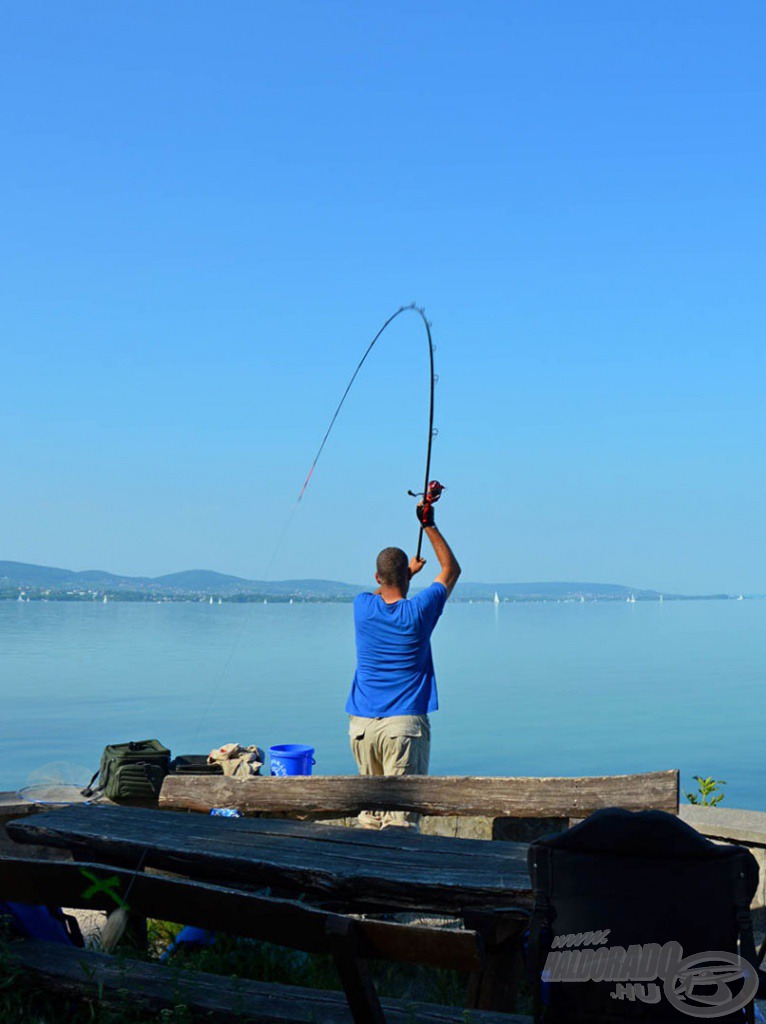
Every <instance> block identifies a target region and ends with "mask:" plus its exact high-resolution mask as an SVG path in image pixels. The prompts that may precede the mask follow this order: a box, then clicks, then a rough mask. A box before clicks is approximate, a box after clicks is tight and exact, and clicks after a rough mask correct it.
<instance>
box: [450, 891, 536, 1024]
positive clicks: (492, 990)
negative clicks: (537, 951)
mask: <svg viewBox="0 0 766 1024" xmlns="http://www.w3.org/2000/svg"><path fill="white" fill-rule="evenodd" d="M464 921H465V926H466V928H472V929H474V930H475V931H477V932H478V933H479V935H480V936H481V939H482V944H483V946H484V957H485V964H484V969H483V970H481V971H474V972H473V973H472V974H471V976H470V979H469V982H468V1008H469V1009H472V1010H514V1009H515V1008H516V997H517V995H518V989H519V983H520V981H521V979H522V977H523V973H524V962H523V958H522V952H521V944H522V937H523V934H524V930H525V929H526V927H527V923H528V916H527V915H526V914H525V913H524V912H522V911H502V910H498V911H481V912H479V911H473V912H470V913H466V914H465V916H464Z"/></svg>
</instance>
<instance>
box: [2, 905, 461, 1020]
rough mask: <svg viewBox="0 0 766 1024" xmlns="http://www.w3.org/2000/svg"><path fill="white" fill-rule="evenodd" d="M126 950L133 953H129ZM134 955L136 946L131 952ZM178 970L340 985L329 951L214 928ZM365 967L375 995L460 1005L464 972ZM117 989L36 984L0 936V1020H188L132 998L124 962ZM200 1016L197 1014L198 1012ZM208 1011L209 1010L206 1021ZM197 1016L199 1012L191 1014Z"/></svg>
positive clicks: (160, 932) (160, 945)
mask: <svg viewBox="0 0 766 1024" xmlns="http://www.w3.org/2000/svg"><path fill="white" fill-rule="evenodd" d="M178 930H179V929H178V927H177V926H174V925H169V924H166V923H164V922H159V921H152V922H149V948H150V950H151V952H150V953H149V954H143V956H142V958H145V959H149V960H152V959H156V957H157V955H158V954H159V952H161V951H162V950H163V949H165V948H166V947H167V945H168V944H169V943H170V942H171V941H172V939H173V938H174V937H175V935H176V934H177V932H178ZM131 955H133V956H134V957H135V956H136V954H131ZM138 956H141V954H138ZM173 968H175V969H176V970H178V971H179V972H181V973H186V972H191V973H193V972H206V973H210V974H220V975H223V976H226V977H230V976H232V975H236V976H237V977H241V978H246V979H253V980H258V981H264V982H277V983H279V984H284V985H298V986H301V987H305V988H316V989H336V990H337V989H340V983H339V981H338V977H337V974H336V972H335V968H334V965H333V963H332V959H331V957H329V956H325V955H315V954H309V953H303V952H300V951H298V950H290V949H285V948H283V947H281V946H273V945H271V944H270V943H266V942H256V941H253V940H243V939H239V940H238V939H233V938H230V937H227V936H219V937H218V939H217V941H216V943H215V944H214V945H213V946H210V947H206V948H203V949H200V950H197V951H189V952H179V953H178V954H177V955H176V956H174V958H173V967H172V968H169V969H173ZM370 969H371V973H372V975H373V978H374V979H375V983H376V986H377V989H378V993H379V995H380V996H381V997H383V998H386V997H387V996H388V997H392V998H397V999H404V1000H408V999H409V1000H413V1001H422V1002H433V1003H440V1004H442V1005H447V1006H450V1005H451V1006H463V1005H465V988H466V978H465V977H461V976H460V975H459V974H458V973H457V972H455V971H448V970H439V969H437V968H428V967H418V966H415V965H409V964H392V963H387V962H372V963H371V964H370ZM125 986H126V987H125V990H124V993H120V994H118V996H117V998H116V999H114V998H112V999H111V1000H110V1002H109V1003H106V1002H103V1001H101V1000H100V999H99V997H98V993H97V992H94V993H93V995H92V996H91V997H90V998H89V999H86V998H84V997H83V998H77V997H68V996H63V995H62V994H61V993H53V992H51V991H46V990H45V989H41V988H40V986H39V982H38V981H37V979H36V977H35V975H34V974H33V973H29V972H24V971H23V970H21V969H19V967H18V966H16V965H15V964H14V961H13V957H12V950H11V948H10V945H9V941H8V936H7V935H5V936H3V937H2V938H0V1022H2V1024H191V1022H192V1016H191V1014H190V1012H189V1009H188V1007H186V1006H183V1005H179V1006H176V1007H173V1008H171V1009H166V1010H161V1011H158V1012H149V1011H146V1010H145V1009H142V1008H141V1007H139V1006H137V1005H136V1002H135V998H134V997H133V996H132V995H131V992H130V968H129V966H128V965H127V964H126V974H125ZM202 1019H203V1020H204V1017H203V1018H202ZM213 1019H214V1017H213V1015H211V1016H210V1020H211V1024H212V1021H213ZM195 1020H196V1021H199V1020H200V1016H199V1014H197V1015H196V1017H195Z"/></svg>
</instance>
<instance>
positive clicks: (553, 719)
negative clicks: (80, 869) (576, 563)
mask: <svg viewBox="0 0 766 1024" xmlns="http://www.w3.org/2000/svg"><path fill="white" fill-rule="evenodd" d="M765 625H766V601H740V602H737V601H728V602H727V601H694V602H667V601H666V602H664V603H662V604H660V603H657V602H646V603H643V602H639V603H636V604H634V605H630V604H627V603H623V602H614V603H586V604H504V605H500V606H499V607H494V606H492V605H486V604H473V605H470V604H449V605H448V606H447V609H446V611H445V613H444V616H443V618H442V620H441V622H440V623H439V626H438V627H437V630H436V632H435V633H434V639H433V646H434V658H435V663H436V672H437V678H438V680H439V695H440V701H441V705H442V710H441V711H439V712H437V713H436V714H435V715H434V716H433V718H432V722H433V749H432V768H431V770H432V772H433V773H434V774H458V775H600V774H616V773H624V772H637V771H652V770H659V769H666V768H680V769H681V772H682V783H683V784H684V786H685V787H686V788H689V787H691V786H692V785H693V783H692V776H693V775H695V774H699V775H705V776H708V775H712V776H715V777H716V778H722V779H725V780H726V781H727V783H728V785H727V787H726V797H725V800H724V806H727V805H728V806H732V807H749V808H758V809H766V794H764V791H763V783H764V777H765V773H764V766H763V764H764V754H763V750H764V715H763V704H764V701H763V691H764V685H763V684H764V668H765V667H766V629H764V626H765ZM353 666H354V641H353V627H352V609H351V605H348V604H312V605H301V604H295V605H286V604H268V605H257V604H247V605H231V604H223V605H212V606H211V605H208V604H120V603H111V604H106V605H102V604H84V603H83V604H80V603H77V604H75V603H72V604H65V603H47V604H43V603H29V604H21V603H17V602H0V693H2V718H1V720H0V740H1V741H2V751H3V758H2V769H0V789H4V790H15V789H18V788H21V787H24V786H25V785H28V784H29V783H30V781H34V780H35V779H36V775H34V774H33V773H35V771H36V770H37V769H39V768H40V767H41V766H43V765H52V767H51V769H50V771H51V772H52V773H53V775H54V776H61V775H63V774H67V773H69V774H73V775H74V777H75V780H76V781H79V780H82V782H83V783H84V782H86V781H87V779H88V777H89V776H90V774H92V772H93V771H95V769H96V768H97V767H98V762H99V758H100V755H101V750H102V748H103V747H104V746H105V745H106V744H107V743H115V742H124V741H126V740H130V739H146V738H149V737H156V738H158V739H160V740H161V741H162V742H163V743H164V744H165V745H166V746H168V747H170V748H171V750H172V751H173V753H174V754H179V753H180V754H183V753H207V752H208V751H209V750H210V749H212V748H213V747H216V746H220V745H221V744H223V743H227V742H230V741H236V742H238V743H241V744H243V745H246V744H250V743H257V744H258V745H260V746H262V747H265V748H268V747H269V746H270V745H272V744H276V743H308V744H310V745H311V746H314V747H315V748H316V760H317V765H316V768H315V772H317V773H321V774H338V773H350V772H353V771H354V770H355V766H354V762H353V759H352V757H351V754H350V752H349V749H348V741H347V737H346V718H345V715H344V712H343V707H344V704H345V700H346V696H347V692H348V688H349V684H350V681H351V677H352V675H353Z"/></svg>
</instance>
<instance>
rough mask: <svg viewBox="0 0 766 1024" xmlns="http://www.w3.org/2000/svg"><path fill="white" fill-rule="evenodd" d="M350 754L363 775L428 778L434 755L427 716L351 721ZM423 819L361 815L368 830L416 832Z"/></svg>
mask: <svg viewBox="0 0 766 1024" xmlns="http://www.w3.org/2000/svg"><path fill="white" fill-rule="evenodd" d="M348 731H349V738H350V740H351V752H352V753H353V755H354V759H355V761H356V763H357V767H358V768H359V774H360V775H427V774H428V761H429V756H430V753H431V723H430V722H429V720H428V715H393V716H391V717H390V718H360V717H359V716H357V715H351V716H350V720H349V730H348ZM419 817H420V815H418V814H414V813H412V812H410V811H362V812H361V814H360V815H359V824H360V825H363V826H364V827H365V828H387V827H388V826H389V825H399V826H403V827H405V828H417V827H418V820H419Z"/></svg>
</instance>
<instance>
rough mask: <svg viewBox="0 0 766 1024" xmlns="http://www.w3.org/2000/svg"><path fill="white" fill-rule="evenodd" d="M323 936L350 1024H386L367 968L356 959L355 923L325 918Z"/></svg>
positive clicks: (362, 961) (357, 956)
mask: <svg viewBox="0 0 766 1024" xmlns="http://www.w3.org/2000/svg"><path fill="white" fill-rule="evenodd" d="M326 935H327V938H328V941H329V945H330V950H331V952H332V957H333V960H334V961H335V968H336V970H337V972H338V975H339V977H340V981H341V984H342V985H343V991H344V992H345V993H346V1000H347V1002H348V1008H349V1010H350V1011H351V1016H352V1017H353V1019H354V1024H386V1018H385V1014H384V1013H383V1008H382V1007H381V1005H380V1000H379V999H378V993H377V990H376V988H375V983H374V982H373V980H372V977H371V976H370V968H369V964H368V963H367V961H366V960H363V959H362V958H361V957H360V956H359V949H358V939H357V933H356V928H355V922H354V921H350V920H349V919H348V918H343V917H338V918H335V919H334V918H329V919H328V921H327V926H326Z"/></svg>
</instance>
